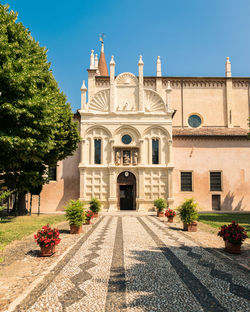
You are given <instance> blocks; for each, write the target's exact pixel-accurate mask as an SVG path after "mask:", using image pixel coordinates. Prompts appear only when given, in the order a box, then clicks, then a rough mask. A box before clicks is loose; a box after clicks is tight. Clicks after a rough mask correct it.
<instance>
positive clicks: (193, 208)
mask: <svg viewBox="0 0 250 312" xmlns="http://www.w3.org/2000/svg"><path fill="white" fill-rule="evenodd" d="M177 209H178V211H179V216H180V218H181V221H182V222H183V229H184V231H189V232H196V231H197V222H196V220H198V204H197V203H195V202H194V199H193V198H189V199H186V200H185V201H184V202H183V203H182V204H181V205H180V206H179V207H178V208H177Z"/></svg>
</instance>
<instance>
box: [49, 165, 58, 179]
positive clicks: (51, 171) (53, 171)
mask: <svg viewBox="0 0 250 312" xmlns="http://www.w3.org/2000/svg"><path fill="white" fill-rule="evenodd" d="M48 177H49V180H50V181H56V166H53V167H52V166H49V168H48Z"/></svg>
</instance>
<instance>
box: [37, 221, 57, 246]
mask: <svg viewBox="0 0 250 312" xmlns="http://www.w3.org/2000/svg"><path fill="white" fill-rule="evenodd" d="M59 234H60V233H59V231H58V229H55V228H54V229H52V228H51V227H50V226H49V224H47V225H45V226H43V227H42V229H41V230H38V231H37V233H36V235H34V238H35V241H36V243H37V245H39V246H40V247H49V246H55V245H58V244H59V243H60V241H61V239H60V238H59Z"/></svg>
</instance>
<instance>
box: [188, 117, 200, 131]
mask: <svg viewBox="0 0 250 312" xmlns="http://www.w3.org/2000/svg"><path fill="white" fill-rule="evenodd" d="M188 124H189V126H190V127H192V128H198V127H199V126H200V125H201V117H200V116H198V115H191V116H189V118H188Z"/></svg>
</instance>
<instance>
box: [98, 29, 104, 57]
mask: <svg viewBox="0 0 250 312" xmlns="http://www.w3.org/2000/svg"><path fill="white" fill-rule="evenodd" d="M104 37H105V34H104V33H101V34H100V39H99V40H100V41H101V43H102V47H101V52H103V53H104Z"/></svg>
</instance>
